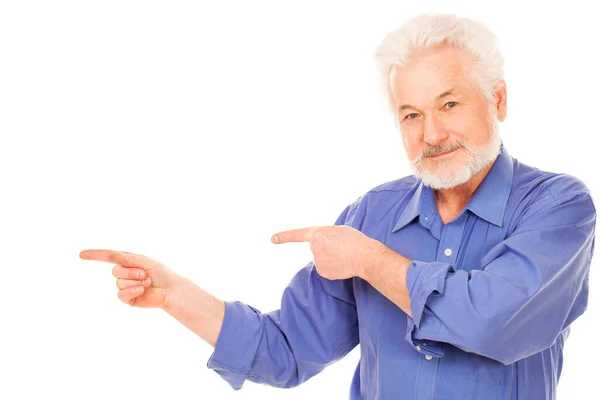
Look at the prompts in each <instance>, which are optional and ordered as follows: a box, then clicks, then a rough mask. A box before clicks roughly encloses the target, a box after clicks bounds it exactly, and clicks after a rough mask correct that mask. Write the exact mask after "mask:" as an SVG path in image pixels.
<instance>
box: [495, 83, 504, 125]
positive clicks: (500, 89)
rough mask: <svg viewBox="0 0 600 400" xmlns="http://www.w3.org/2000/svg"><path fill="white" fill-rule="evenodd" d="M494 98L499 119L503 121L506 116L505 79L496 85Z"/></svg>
mask: <svg viewBox="0 0 600 400" xmlns="http://www.w3.org/2000/svg"><path fill="white" fill-rule="evenodd" d="M494 100H495V103H496V112H497V115H498V120H499V121H500V122H502V121H504V119H505V118H506V82H505V81H504V80H502V81H500V83H499V84H498V85H497V86H496V90H495V92H494Z"/></svg>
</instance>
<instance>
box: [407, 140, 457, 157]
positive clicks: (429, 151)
mask: <svg viewBox="0 0 600 400" xmlns="http://www.w3.org/2000/svg"><path fill="white" fill-rule="evenodd" d="M461 147H464V145H463V143H462V142H456V143H448V144H445V145H439V146H429V147H428V148H426V149H425V150H423V151H422V152H421V153H420V154H419V155H418V156H417V158H416V159H415V162H419V161H422V160H423V159H424V158H425V157H431V156H434V155H436V154H441V153H448V152H450V151H454V150H456V149H460V148H461Z"/></svg>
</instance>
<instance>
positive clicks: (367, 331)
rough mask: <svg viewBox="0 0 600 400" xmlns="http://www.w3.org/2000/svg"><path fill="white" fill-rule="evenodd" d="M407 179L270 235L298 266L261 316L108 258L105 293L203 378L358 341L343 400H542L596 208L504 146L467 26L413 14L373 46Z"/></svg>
mask: <svg viewBox="0 0 600 400" xmlns="http://www.w3.org/2000/svg"><path fill="white" fill-rule="evenodd" d="M376 59H377V61H378V63H379V66H380V69H381V73H382V78H383V81H382V82H383V85H382V87H383V89H384V93H385V94H386V95H387V98H388V99H389V104H390V108H391V110H392V112H393V115H394V117H395V120H396V123H397V125H398V128H399V130H400V132H401V134H402V137H403V142H404V146H405V149H406V152H407V155H408V158H409V159H410V163H411V165H412V167H413V169H414V176H408V177H404V178H401V179H398V180H395V181H391V182H387V183H384V184H381V185H379V186H377V187H375V188H373V189H372V190H370V191H369V192H367V193H365V194H364V195H363V196H361V197H360V198H358V199H357V200H356V201H355V202H353V203H352V204H350V205H348V206H347V207H346V208H345V209H344V210H343V211H342V213H341V214H340V215H339V217H338V218H337V220H336V221H335V224H334V225H333V226H321V227H311V228H303V229H296V230H292V231H287V232H281V233H278V234H276V235H274V236H273V238H272V241H273V243H285V242H291V241H306V242H310V246H311V249H312V252H313V253H314V261H313V262H309V263H308V264H307V265H306V266H305V267H304V268H303V269H301V270H300V271H299V272H298V273H297V274H296V276H295V277H294V278H293V279H292V281H291V282H290V284H289V286H288V287H287V288H286V289H285V290H284V292H283V298H282V302H281V309H280V310H277V311H273V312H270V313H264V314H263V313H261V312H260V311H258V310H257V309H255V308H253V307H251V306H249V305H246V304H243V303H240V302H223V301H221V300H219V299H217V298H215V297H213V296H212V295H210V294H208V293H206V292H205V291H203V290H202V289H201V288H199V287H198V286H196V285H195V284H193V283H192V282H190V281H189V280H186V279H185V278H183V277H181V276H179V275H177V274H175V273H174V272H172V271H170V270H169V269H168V268H167V267H166V266H164V265H162V264H160V263H158V262H156V261H154V260H152V259H150V258H148V257H145V256H142V255H136V254H132V253H127V252H118V251H110V250H86V251H84V252H82V253H81V255H80V257H81V258H83V259H87V260H101V261H108V262H112V263H116V264H117V265H115V267H114V268H113V275H114V276H115V277H116V278H117V286H118V287H119V288H120V289H121V290H120V291H119V295H118V296H119V298H120V299H121V300H122V301H124V302H126V303H128V304H130V305H132V306H138V307H160V308H162V309H164V310H165V311H166V312H168V313H169V314H171V315H172V316H173V317H175V318H176V319H178V320H179V321H181V322H182V323H183V324H184V325H185V326H187V327H188V328H189V329H191V330H192V331H194V332H195V333H196V334H198V335H199V336H200V337H202V338H203V339H204V340H206V341H207V342H208V343H210V344H211V345H213V346H215V349H214V352H213V354H212V356H211V358H210V360H209V361H208V367H209V368H212V369H214V370H215V371H216V372H217V373H219V374H220V376H222V377H223V378H224V379H225V380H227V381H228V382H229V383H230V384H231V386H232V387H233V388H234V389H240V388H241V387H242V385H243V383H244V381H245V380H250V381H254V382H260V383H264V384H268V385H272V386H277V387H293V386H296V385H299V384H301V383H302V382H304V381H306V380H307V379H309V378H311V377H312V376H314V375H315V374H317V373H319V372H320V371H321V370H323V368H325V367H326V366H327V365H329V364H331V363H332V362H334V361H335V360H338V359H340V358H342V357H343V356H344V355H346V354H347V353H348V352H349V351H350V350H352V349H353V348H354V347H355V346H356V345H360V351H361V356H360V362H359V364H358V366H357V367H356V372H355V374H354V378H353V381H352V384H351V387H350V398H351V399H383V398H385V399H460V400H465V399H486V400H493V399H517V398H519V399H551V398H552V399H553V398H555V396H556V386H557V383H558V380H559V377H560V374H561V368H562V350H563V345H564V342H565V339H566V338H567V336H568V332H569V327H570V325H571V323H572V322H573V321H574V320H575V319H576V318H577V317H579V316H580V315H581V314H582V313H583V312H584V311H585V309H586V305H587V299H588V277H589V267H590V262H591V258H592V253H593V248H594V229H595V221H596V213H595V208H594V205H593V203H592V199H591V197H590V192H589V190H588V188H586V186H585V185H584V184H583V183H582V182H581V181H579V180H578V179H576V178H574V177H572V176H569V175H564V174H556V173H551V172H544V171H540V170H538V169H535V168H532V167H530V166H527V165H525V164H522V163H520V162H518V161H517V160H516V159H514V158H512V157H511V156H510V155H509V153H508V152H507V150H506V148H504V147H503V145H502V142H501V140H500V137H499V132H498V122H499V121H503V120H504V118H505V115H506V85H505V82H504V79H503V58H502V56H501V54H500V53H499V50H498V46H497V43H496V38H495V36H494V35H493V34H492V33H491V32H490V31H489V30H488V29H487V28H485V27H484V26H483V25H481V24H479V23H476V22H474V21H471V20H468V19H458V18H456V17H455V16H452V15H431V16H419V17H416V18H414V19H413V20H410V21H408V22H407V23H406V24H405V25H403V26H402V27H401V28H400V29H398V30H396V31H394V32H392V33H390V34H389V35H388V36H387V37H386V38H385V40H384V41H383V42H382V44H381V45H380V46H379V48H378V49H377V52H376Z"/></svg>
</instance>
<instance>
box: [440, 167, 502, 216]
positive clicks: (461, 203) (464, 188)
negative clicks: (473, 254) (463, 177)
mask: <svg viewBox="0 0 600 400" xmlns="http://www.w3.org/2000/svg"><path fill="white" fill-rule="evenodd" d="M493 165H494V163H493V162H491V163H490V164H489V165H487V166H486V167H485V168H483V169H482V170H481V171H479V172H478V173H477V174H475V175H473V176H472V177H471V179H469V180H468V181H466V182H465V183H463V184H462V185H458V186H455V187H453V188H450V189H438V190H436V191H435V203H436V206H437V209H438V212H439V214H440V217H441V218H442V222H443V223H444V224H446V223H448V222H450V221H452V220H453V219H454V218H456V217H457V216H458V215H459V214H460V213H461V212H462V210H463V209H464V208H465V206H466V205H467V204H468V203H469V200H471V198H472V197H473V194H474V193H475V191H476V190H477V188H478V187H479V185H481V182H483V179H484V178H485V176H486V175H487V174H488V172H489V171H490V169H492V166H493Z"/></svg>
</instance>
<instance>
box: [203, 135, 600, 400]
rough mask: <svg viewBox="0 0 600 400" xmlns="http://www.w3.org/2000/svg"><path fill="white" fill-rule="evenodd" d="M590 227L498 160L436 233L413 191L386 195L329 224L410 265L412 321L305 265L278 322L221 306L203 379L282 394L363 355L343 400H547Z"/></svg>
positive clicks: (584, 196) (581, 297) (547, 182)
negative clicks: (354, 354)
mask: <svg viewBox="0 0 600 400" xmlns="http://www.w3.org/2000/svg"><path fill="white" fill-rule="evenodd" d="M595 220H596V213H595V208H594V205H593V203H592V199H591V197H590V192H589V190H588V189H587V188H586V186H585V185H584V184H583V183H582V182H581V181H579V180H578V179H576V178H574V177H572V176H569V175H565V174H555V173H549V172H543V171H540V170H538V169H535V168H532V167H530V166H527V165H525V164H522V163H520V162H519V161H517V160H516V159H514V158H512V157H511V156H510V155H509V154H508V152H507V151H506V149H505V148H504V147H503V149H502V151H501V153H500V155H499V157H498V158H497V159H496V161H495V162H494V165H493V167H492V168H491V169H490V171H489V173H488V174H487V176H486V177H485V179H484V180H483V182H482V183H481V185H480V186H479V188H478V189H477V191H476V192H475V194H474V195H473V197H472V198H471V200H470V201H469V203H468V204H467V206H466V207H465V209H464V210H463V211H462V212H461V213H460V215H459V216H458V217H456V218H455V219H454V220H452V221H451V222H448V223H446V224H443V223H442V221H441V219H440V216H439V214H438V211H437V208H436V205H435V201H434V192H433V190H432V189H431V188H429V187H427V186H424V185H423V184H422V182H421V181H420V180H419V179H416V178H415V177H413V176H409V177H405V178H402V179H398V180H395V181H391V182H387V183H384V184H382V185H379V186H377V187H375V188H373V189H372V190H370V191H369V192H367V193H366V194H364V195H363V196H361V197H360V198H358V199H357V200H356V201H355V202H354V203H352V204H351V205H349V206H348V207H346V208H345V209H344V211H343V212H342V213H341V215H340V216H339V217H338V219H337V221H336V222H335V224H336V225H348V226H351V227H354V228H355V229H358V230H360V231H361V232H363V233H364V234H365V235H367V236H369V237H372V238H374V239H376V240H378V241H380V242H382V243H384V244H385V245H386V246H388V247H389V248H391V249H392V250H394V251H396V252H398V253H400V254H402V255H404V256H405V257H408V258H409V259H410V260H412V262H411V264H410V266H409V268H408V272H407V276H406V280H407V286H408V290H409V295H410V300H411V304H410V309H411V313H412V318H411V317H409V316H408V315H407V314H406V313H405V312H404V311H402V310H401V309H400V308H399V307H398V306H396V305H395V304H394V303H392V302H391V301H390V300H388V299H387V298H386V297H384V296H383V295H382V294H381V293H380V292H378V291H377V290H376V289H375V288H374V287H373V286H371V285H370V284H369V283H368V282H366V281H365V280H363V279H360V278H358V277H354V278H351V279H346V280H328V279H325V278H323V277H321V276H320V275H319V274H318V273H317V272H316V269H315V266H314V264H313V263H312V262H309V263H308V264H307V265H306V266H305V267H304V268H302V269H301V270H300V271H299V272H298V273H297V274H296V275H295V276H294V278H293V279H292V281H291V282H290V284H289V285H288V286H287V288H286V289H285V290H284V292H283V298H282V301H281V308H280V309H279V310H276V311H273V312H269V313H261V312H260V311H259V310H257V309H255V308H253V307H251V306H249V305H246V304H244V303H241V302H237V301H236V302H226V307H225V317H224V321H223V325H222V328H221V332H220V334H219V338H218V342H217V345H216V347H215V350H214V352H213V354H212V355H211V357H210V359H209V361H208V367H209V368H212V369H214V370H215V371H216V372H217V373H218V374H219V375H220V376H222V377H223V378H224V379H225V380H227V381H228V382H229V384H230V385H231V386H232V387H233V388H234V389H240V388H241V387H242V385H243V383H244V381H245V380H250V381H254V382H260V383H263V384H267V385H272V386H277V387H293V386H296V385H299V384H300V383H302V382H304V381H306V380H307V379H309V378H310V377H312V376H314V375H315V374H317V373H319V372H320V371H321V370H323V368H325V367H326V366H327V365H329V364H331V363H332V362H334V361H336V360H339V359H340V358H342V357H343V356H344V355H346V354H347V353H348V352H349V351H350V350H352V349H353V348H354V347H355V346H356V345H360V361H359V363H358V365H357V367H356V371H355V373H354V377H353V380H352V384H351V387H350V399H394V400H401V399H418V400H421V399H457V400H466V399H486V400H494V399H517V398H518V399H554V398H555V397H556V385H557V383H558V380H559V377H560V374H561V369H562V360H563V355H562V352H563V346H564V343H565V340H566V338H567V336H568V333H569V328H570V325H571V323H572V322H573V321H574V320H575V319H576V318H577V317H579V316H580V315H581V314H582V313H583V312H584V311H585V309H586V307H587V299H588V279H589V267H590V262H591V258H592V253H593V249H594V229H595ZM340 390H342V389H340Z"/></svg>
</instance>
